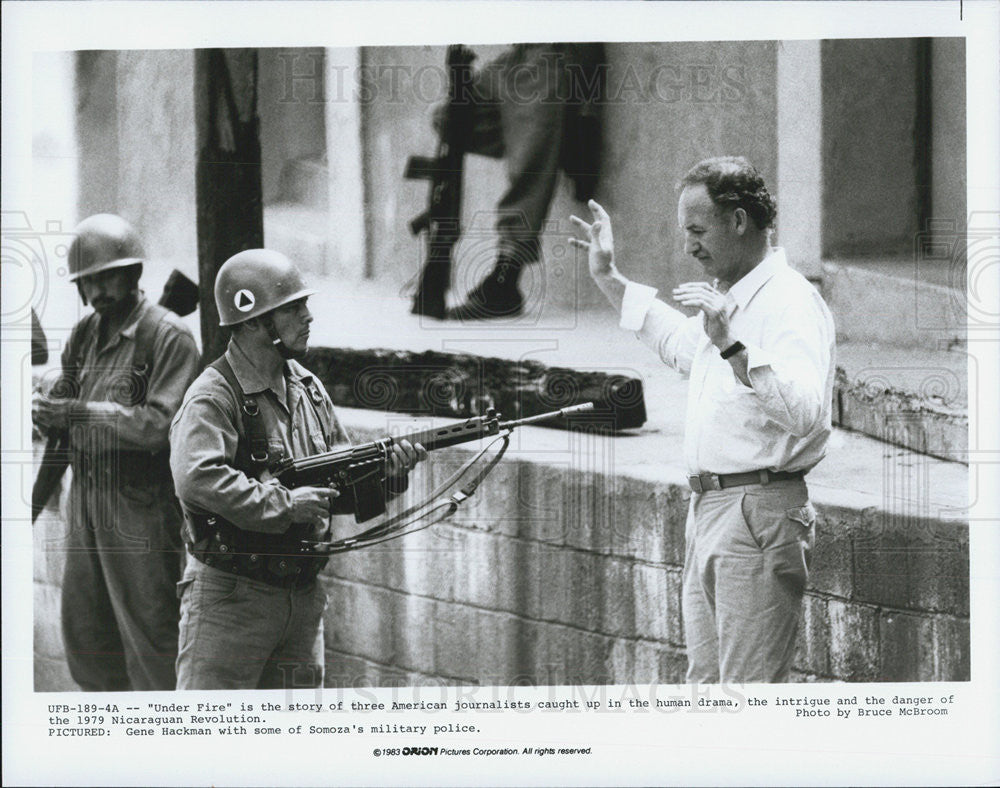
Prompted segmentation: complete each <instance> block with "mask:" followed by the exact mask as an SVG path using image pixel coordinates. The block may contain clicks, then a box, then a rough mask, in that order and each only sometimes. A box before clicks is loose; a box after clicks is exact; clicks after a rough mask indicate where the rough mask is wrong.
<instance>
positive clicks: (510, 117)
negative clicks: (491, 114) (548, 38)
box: [496, 44, 565, 265]
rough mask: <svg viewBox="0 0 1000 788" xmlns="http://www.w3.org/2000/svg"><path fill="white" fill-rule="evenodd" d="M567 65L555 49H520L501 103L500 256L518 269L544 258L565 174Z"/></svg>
mask: <svg viewBox="0 0 1000 788" xmlns="http://www.w3.org/2000/svg"><path fill="white" fill-rule="evenodd" d="M563 66H564V64H563V62H562V60H561V59H559V58H558V57H557V52H556V50H554V49H553V47H552V46H551V45H546V44H538V45H524V46H521V47H518V49H517V56H516V61H515V60H513V59H512V61H511V62H509V63H508V71H507V74H506V79H505V81H504V87H505V90H504V92H503V98H502V101H501V104H500V118H501V124H502V128H503V138H504V149H505V163H506V169H507V189H506V191H505V192H504V193H503V195H502V196H501V197H500V201H499V203H498V205H497V212H498V214H499V215H498V218H497V223H496V227H497V233H498V235H499V249H498V254H499V256H500V257H502V258H505V259H508V260H510V261H512V262H513V264H515V265H520V264H523V263H530V262H534V261H536V260H538V259H539V257H540V246H539V242H538V237H539V235H540V233H541V230H542V227H543V225H544V223H545V219H546V217H547V216H548V213H549V205H550V204H551V202H552V195H553V193H554V192H555V187H556V181H557V179H558V176H559V153H560V148H561V146H562V138H563V122H564V118H565V104H564V99H565V96H563V95H561V93H560V90H561V89H565V84H564V83H565V78H564V72H563Z"/></svg>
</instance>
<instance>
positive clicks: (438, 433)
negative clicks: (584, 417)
mask: <svg viewBox="0 0 1000 788" xmlns="http://www.w3.org/2000/svg"><path fill="white" fill-rule="evenodd" d="M593 409H594V403H593V402H585V403H583V404H582V405H573V406H572V407H568V408H562V409H561V410H556V411H552V412H551V413H540V414H538V415H537V416H528V417H526V418H523V419H514V420H513V421H500V414H498V413H497V412H496V411H495V410H494V409H493V408H490V409H489V410H487V411H486V415H484V416H476V417H473V418H471V419H468V420H466V421H460V422H456V423H453V424H445V425H444V426H441V427H435V428H434V429H430V430H424V431H422V432H413V433H410V434H409V435H403V436H401V437H400V438H389V437H387V438H382V439H381V440H377V441H372V442H371V443H365V444H362V445H360V446H353V447H350V448H347V449H338V450H336V451H328V452H323V453H322V454H313V455H311V456H309V457H302V458H299V459H290V458H286V459H284V460H282V461H281V462H279V463H278V464H277V465H276V466H275V468H274V470H273V471H272V473H273V475H274V477H275V478H277V480H278V481H279V482H280V483H281V484H282V485H284V486H285V487H288V488H294V487H326V486H333V487H336V488H337V489H341V490H346V489H350V488H354V487H355V485H358V484H361V483H362V482H365V481H367V480H370V479H371V478H373V477H375V476H376V475H381V474H382V473H383V471H384V468H385V463H386V460H387V459H388V457H389V451H390V449H391V447H392V445H393V443H396V442H398V441H399V440H403V439H405V440H408V441H409V442H410V443H412V444H417V443H419V444H420V445H421V446H423V447H424V448H425V449H427V451H435V450H436V449H444V448H446V447H448V446H456V445H458V444H459V443H468V442H470V441H475V440H479V439H481V438H489V437H493V436H497V437H503V436H506V435H509V434H510V432H511V431H513V430H514V429H515V428H516V427H524V426H526V425H528V424H538V423H539V422H543V421H549V420H550V419H555V418H558V417H560V416H562V417H567V416H571V415H574V414H578V413H583V412H586V411H590V410H593ZM359 503H361V502H359ZM383 511H384V509H383ZM375 514H381V512H375ZM371 516H374V514H371ZM356 518H357V520H358V522H363V521H364V520H366V519H368V517H367V516H364V515H362V514H361V511H360V510H358V513H357V515H356Z"/></svg>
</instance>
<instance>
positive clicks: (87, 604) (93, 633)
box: [32, 214, 199, 691]
mask: <svg viewBox="0 0 1000 788" xmlns="http://www.w3.org/2000/svg"><path fill="white" fill-rule="evenodd" d="M74 233H75V236H76V237H75V238H74V240H73V243H72V245H71V247H70V251H69V272H70V277H69V278H70V281H74V282H76V285H77V287H78V288H79V291H80V296H81V298H82V299H83V302H84V304H87V303H89V304H91V305H92V306H93V308H94V311H93V312H92V313H91V314H89V315H87V316H86V317H85V318H83V320H81V321H80V322H79V323H78V324H77V325H76V326H75V327H74V328H73V331H72V333H71V335H70V339H69V341H68V342H67V344H66V349H65V350H64V352H63V355H62V378H61V380H60V383H59V384H58V385H57V387H56V388H55V389H54V392H53V394H50V395H44V396H41V397H39V398H38V399H37V400H36V401H35V402H34V403H33V407H32V417H33V420H34V422H35V424H36V425H37V426H38V427H39V428H40V429H42V430H43V431H45V432H48V433H50V434H51V433H53V432H59V431H62V432H67V433H68V435H69V448H70V457H71V460H70V462H71V466H72V469H73V481H72V485H71V487H70V495H69V510H68V512H67V518H66V519H67V523H68V526H69V534H68V544H67V557H66V570H65V577H64V580H63V594H62V625H63V636H64V639H65V644H66V658H67V661H68V663H69V670H70V674H71V675H72V676H73V679H74V680H75V681H76V682H77V684H79V685H80V687H81V688H82V689H84V690H95V691H114V690H128V689H134V690H172V689H173V688H174V684H175V677H174V662H175V659H176V654H177V625H178V604H177V596H176V583H177V581H178V580H179V579H180V575H181V571H182V569H183V559H184V556H183V545H182V543H181V540H180V526H181V513H180V509H179V507H178V506H177V500H176V499H175V498H174V495H173V485H172V482H171V478H170V468H169V464H168V459H167V451H168V446H167V433H168V429H169V426H170V420H171V419H172V418H173V416H174V413H175V412H176V411H177V408H178V407H179V406H180V403H181V399H182V397H183V395H184V391H185V389H186V388H187V387H188V385H189V384H190V383H191V381H192V380H193V379H194V377H195V375H197V373H198V365H199V353H198V348H197V346H196V345H195V342H194V338H193V337H192V335H191V332H190V331H189V330H188V329H187V327H186V326H185V325H184V324H183V323H182V322H181V321H180V320H179V319H178V317H177V316H176V315H174V314H173V313H171V312H170V311H168V310H167V309H165V308H163V307H161V306H158V305H156V304H153V303H151V302H149V301H148V300H147V299H146V298H145V296H144V295H143V293H142V291H141V290H140V289H139V278H140V276H141V275H142V264H143V258H144V254H143V250H142V245H141V244H140V242H139V238H138V235H137V234H136V232H135V230H134V229H133V228H132V226H131V225H130V224H129V223H128V222H126V221H125V220H124V219H122V218H121V217H119V216H113V215H111V214H98V215H96V216H91V217H89V218H88V219H85V220H84V221H82V222H81V223H80V224H79V225H78V226H77V227H76V229H75V231H74ZM57 395H58V396H57Z"/></svg>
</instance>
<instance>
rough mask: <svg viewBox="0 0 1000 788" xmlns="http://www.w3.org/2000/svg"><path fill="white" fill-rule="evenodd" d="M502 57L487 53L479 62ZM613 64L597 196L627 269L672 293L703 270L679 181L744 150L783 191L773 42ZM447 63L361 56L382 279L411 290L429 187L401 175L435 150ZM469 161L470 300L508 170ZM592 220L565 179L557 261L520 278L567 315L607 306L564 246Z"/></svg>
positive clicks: (432, 55) (550, 242) (374, 261)
mask: <svg viewBox="0 0 1000 788" xmlns="http://www.w3.org/2000/svg"><path fill="white" fill-rule="evenodd" d="M500 51H502V48H501V47H488V46H482V47H476V52H477V54H478V55H479V61H478V62H479V63H480V64H481V63H483V62H486V61H488V60H489V59H490V58H492V57H494V56H495V55H496V54H498V53H499V52H500ZM607 55H608V60H609V64H610V70H609V72H608V102H607V104H606V105H605V107H604V110H605V124H604V128H605V149H604V161H603V166H602V181H601V184H600V186H599V187H598V193H597V199H598V201H600V202H602V203H603V204H604V205H605V207H606V208H608V210H609V211H610V212H611V213H612V216H613V218H614V221H615V225H614V226H615V236H616V243H617V246H618V249H619V261H620V265H621V266H622V268H623V269H624V270H625V271H626V273H627V274H628V275H629V276H632V277H635V278H637V279H639V280H641V281H644V282H648V283H650V284H652V285H655V286H657V287H660V288H661V289H669V288H670V287H672V286H673V285H674V284H677V283H679V282H682V281H687V280H689V279H691V278H693V277H695V276H696V275H699V270H698V267H697V265H696V264H693V262H692V261H688V260H685V259H683V258H684V256H683V253H682V243H681V239H680V236H679V234H678V231H677V192H676V190H675V186H676V184H677V182H678V181H679V179H680V177H681V176H682V175H683V174H684V173H685V172H686V171H687V170H688V169H689V168H690V167H691V166H692V165H693V164H695V163H696V162H697V161H699V160H700V159H702V158H705V157H707V156H713V155H719V154H743V155H746V156H747V157H749V158H750V159H751V161H753V162H754V163H755V164H756V165H757V166H758V167H759V168H760V170H761V171H762V173H763V175H764V178H765V179H766V180H768V182H771V183H774V182H775V181H776V177H777V121H776V101H777V98H776V83H775V80H776V76H775V74H776V44H775V43H774V42H725V43H708V42H696V43H666V44H664V43H656V44H642V43H638V44H636V43H630V44H609V45H607ZM443 64H444V48H443V47H403V48H400V47H371V48H366V49H365V50H364V56H363V68H364V69H366V71H365V72H364V73H365V75H366V79H367V80H369V82H367V83H366V84H368V85H369V86H370V87H371V89H370V90H369V91H368V93H367V95H368V96H369V97H370V100H368V101H365V102H364V105H363V112H364V127H363V134H364V137H363V141H364V148H365V167H364V174H365V185H366V193H367V195H368V197H367V206H368V209H369V212H370V213H369V220H368V226H367V233H368V248H369V258H370V265H371V267H372V270H373V273H374V275H375V276H377V277H385V278H388V279H389V280H391V281H393V282H405V281H406V280H408V279H409V278H411V277H412V276H414V275H415V274H416V273H417V271H418V270H419V264H420V260H421V254H422V253H421V248H420V243H419V241H418V240H417V239H414V238H412V237H411V236H410V235H409V234H408V232H407V229H406V222H407V221H408V220H409V219H411V218H412V217H413V216H416V215H417V214H418V213H420V212H421V211H422V210H423V209H424V207H425V205H426V201H427V185H426V183H425V182H419V181H414V182H407V181H404V180H403V179H402V174H403V169H404V167H405V164H406V159H407V157H408V156H409V155H412V154H421V155H432V154H433V152H434V149H435V137H434V134H433V132H432V130H431V128H430V122H429V121H430V118H429V114H430V109H431V107H432V106H433V105H434V104H435V103H436V102H437V101H439V100H440V99H441V97H442V95H443V88H442V84H443V83H442V81H441V76H440V75H441V72H442V71H443ZM394 79H395V89H394V88H393V85H394V83H393V80H394ZM466 161H467V165H466V176H465V189H466V191H465V195H464V200H465V203H464V206H463V207H464V213H465V224H466V230H465V236H464V238H463V241H462V243H461V244H460V245H459V247H458V251H457V258H458V260H459V266H458V271H456V273H455V277H454V282H455V288H456V290H457V291H459V293H461V292H463V291H464V290H466V289H468V288H471V287H472V286H474V285H475V284H476V283H477V282H478V280H479V279H480V278H481V277H482V276H483V275H484V274H485V272H486V271H487V270H489V268H490V267H492V263H493V241H494V235H493V232H492V225H493V221H494V211H495V205H496V202H497V200H498V199H499V197H500V195H501V194H502V193H503V189H504V186H505V183H506V177H505V174H504V169H503V165H502V163H500V162H497V161H494V160H490V159H486V158H484V157H481V156H469V157H467V159H466ZM581 211H584V214H583V215H584V216H586V215H588V213H587V209H586V206H583V205H581V204H579V203H577V202H576V201H575V200H574V199H573V197H572V191H571V184H570V183H569V182H568V181H567V180H566V179H565V178H563V179H562V181H561V182H560V184H559V187H558V189H557V192H556V197H555V199H554V201H553V204H552V207H551V209H550V213H549V222H550V226H549V229H548V230H547V232H546V233H545V235H544V238H543V259H544V260H546V261H547V264H546V265H544V266H543V268H542V270H541V271H538V270H536V271H531V272H530V273H529V274H528V275H526V276H525V278H524V280H523V281H524V282H525V284H526V288H527V289H531V288H532V287H542V286H543V284H544V287H545V292H546V297H547V298H548V299H551V300H553V301H555V302H557V303H561V304H564V305H574V304H585V305H591V304H602V303H603V296H601V295H600V293H599V292H598V291H597V290H596V288H595V287H594V286H593V284H592V283H591V282H590V280H589V277H587V276H586V270H585V269H586V267H585V263H584V261H583V260H577V259H575V257H574V255H573V253H572V251H571V250H570V249H569V248H568V247H567V245H566V243H565V239H566V237H567V236H568V235H570V234H571V232H572V230H571V226H570V225H569V222H568V216H569V215H570V214H571V213H579V212H581ZM543 274H544V277H545V278H544V282H543V280H541V279H540V277H541V276H542V275H543ZM532 277H538V278H535V279H532Z"/></svg>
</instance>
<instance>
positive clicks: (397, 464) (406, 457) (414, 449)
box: [385, 438, 427, 476]
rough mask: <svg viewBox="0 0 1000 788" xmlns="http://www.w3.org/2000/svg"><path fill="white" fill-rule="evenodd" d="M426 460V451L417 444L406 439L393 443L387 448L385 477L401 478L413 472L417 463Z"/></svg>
mask: <svg viewBox="0 0 1000 788" xmlns="http://www.w3.org/2000/svg"><path fill="white" fill-rule="evenodd" d="M426 459H427V450H426V449H425V448H424V447H423V446H421V445H420V444H419V443H417V444H412V443H410V442H409V441H408V440H406V438H400V439H399V440H398V441H394V442H393V444H392V446H391V447H390V448H389V457H388V459H387V461H386V468H385V475H386V476H403V475H404V474H407V473H409V472H410V471H411V470H413V467H414V466H415V465H416V464H417V463H418V462H423V461H424V460H426Z"/></svg>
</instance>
